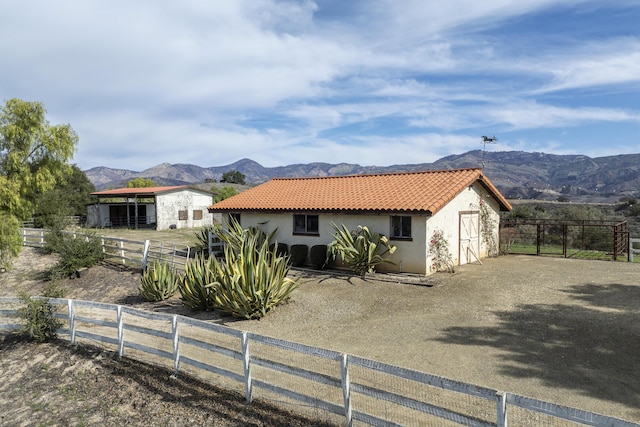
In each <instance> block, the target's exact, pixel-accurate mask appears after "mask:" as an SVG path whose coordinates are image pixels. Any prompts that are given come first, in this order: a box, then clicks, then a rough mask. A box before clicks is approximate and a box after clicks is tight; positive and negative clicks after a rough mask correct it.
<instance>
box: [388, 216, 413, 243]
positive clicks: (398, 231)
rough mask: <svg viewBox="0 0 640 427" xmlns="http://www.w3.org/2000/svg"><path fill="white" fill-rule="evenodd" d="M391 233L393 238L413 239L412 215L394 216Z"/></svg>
mask: <svg viewBox="0 0 640 427" xmlns="http://www.w3.org/2000/svg"><path fill="white" fill-rule="evenodd" d="M390 234H391V238H392V239H411V217H410V216H392V217H391V233H390Z"/></svg>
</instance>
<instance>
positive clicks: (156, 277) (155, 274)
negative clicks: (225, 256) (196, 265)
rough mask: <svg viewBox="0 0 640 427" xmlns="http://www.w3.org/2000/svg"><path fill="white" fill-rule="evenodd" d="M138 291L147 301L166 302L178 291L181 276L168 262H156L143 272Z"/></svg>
mask: <svg viewBox="0 0 640 427" xmlns="http://www.w3.org/2000/svg"><path fill="white" fill-rule="evenodd" d="M140 281H141V284H140V288H138V290H139V291H140V295H141V296H142V297H143V298H144V299H146V300H147V301H153V302H156V301H164V300H166V299H169V298H171V297H172V296H173V295H174V294H175V293H176V292H177V291H178V283H179V282H180V275H179V274H177V273H176V272H175V271H174V270H173V269H172V268H171V267H170V266H169V264H167V263H166V262H162V261H155V262H154V263H153V264H151V265H150V266H148V267H147V268H146V269H145V270H144V271H143V272H142V277H141V279H140Z"/></svg>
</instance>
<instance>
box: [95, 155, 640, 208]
mask: <svg viewBox="0 0 640 427" xmlns="http://www.w3.org/2000/svg"><path fill="white" fill-rule="evenodd" d="M482 157H483V156H482V151H481V150H474V151H469V152H467V153H463V154H459V155H451V156H447V157H444V158H442V159H439V160H437V161H435V162H433V163H420V164H405V165H393V166H360V165H358V164H350V163H339V164H329V163H308V164H293V165H287V166H278V167H273V168H267V167H264V166H262V165H260V164H259V163H257V162H255V161H253V160H250V159H242V160H239V161H237V162H235V163H232V164H229V165H225V166H213V167H201V166H196V165H190V164H169V163H163V164H160V165H157V166H154V167H152V168H149V169H146V170H144V171H141V172H136V171H129V170H123V169H110V168H108V167H103V166H102V167H96V168H92V169H89V170H87V171H85V173H86V175H87V177H88V178H89V180H90V181H91V182H93V184H94V185H95V186H96V188H98V189H104V188H108V187H121V186H124V185H126V182H127V181H128V180H130V179H132V178H135V177H143V178H150V179H152V180H153V181H154V182H155V183H156V184H158V185H185V184H198V183H203V182H205V181H208V182H212V181H214V180H215V181H219V180H220V179H221V178H222V175H223V174H224V173H225V172H228V171H234V170H235V171H239V172H241V173H242V174H244V175H245V177H246V181H247V183H252V184H258V183H261V182H265V181H268V180H269V179H272V178H285V177H319V176H332V175H350V174H365V173H391V172H410V171H419V170H432V169H457V168H472V167H481V166H482V163H483V158H482ZM484 163H485V173H486V175H487V176H488V177H489V179H491V181H492V182H493V183H494V184H495V185H496V186H497V187H498V188H499V189H500V191H501V192H502V193H503V194H504V195H505V196H506V197H507V198H510V199H538V200H556V199H558V198H559V197H562V198H563V199H565V200H569V201H575V202H613V201H617V200H619V199H620V198H621V197H634V198H638V197H640V154H624V155H617V156H608V157H595V158H591V157H588V156H584V155H556V154H545V153H529V152H524V151H503V152H486V153H485V156H484Z"/></svg>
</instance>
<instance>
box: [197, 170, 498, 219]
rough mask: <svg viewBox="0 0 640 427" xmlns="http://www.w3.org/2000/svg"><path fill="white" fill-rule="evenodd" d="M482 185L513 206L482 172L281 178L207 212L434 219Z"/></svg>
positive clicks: (217, 204)
mask: <svg viewBox="0 0 640 427" xmlns="http://www.w3.org/2000/svg"><path fill="white" fill-rule="evenodd" d="M476 181H479V182H480V183H481V184H482V185H484V187H485V188H486V190H487V191H488V192H489V193H490V194H491V195H492V196H493V197H494V198H495V199H496V200H498V203H499V204H500V209H501V210H511V205H510V204H509V202H508V201H507V200H506V199H505V198H504V197H503V196H502V194H500V192H499V191H498V190H497V189H496V187H494V185H493V184H492V183H491V182H490V181H489V180H488V179H487V178H486V177H484V176H483V175H482V170H481V169H456V170H440V171H424V172H409V173H392V174H380V175H348V176H329V177H322V178H277V179H272V180H271V181H268V182H265V183H264V184H261V185H258V186H257V187H254V188H251V189H249V190H246V191H243V192H242V193H240V194H237V195H235V196H233V197H230V198H228V199H225V200H222V201H221V202H218V203H216V204H214V205H212V206H210V207H209V210H211V211H222V212H225V211H256V210H258V211H323V212H326V211H342V212H344V211H361V212H425V213H430V214H435V213H436V212H437V211H438V210H440V209H441V208H442V207H443V206H444V205H446V204H447V203H448V202H450V201H451V200H453V198H454V197H455V196H456V195H458V194H459V193H460V192H461V191H462V190H464V189H465V188H467V187H468V186H469V185H471V184H473V183H474V182H476Z"/></svg>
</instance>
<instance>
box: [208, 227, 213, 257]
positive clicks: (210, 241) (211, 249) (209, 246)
mask: <svg viewBox="0 0 640 427" xmlns="http://www.w3.org/2000/svg"><path fill="white" fill-rule="evenodd" d="M207 249H208V250H209V252H208V253H207V257H210V256H211V254H212V253H213V233H212V232H211V230H209V231H208V232H207Z"/></svg>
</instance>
